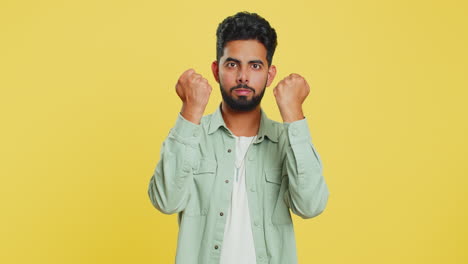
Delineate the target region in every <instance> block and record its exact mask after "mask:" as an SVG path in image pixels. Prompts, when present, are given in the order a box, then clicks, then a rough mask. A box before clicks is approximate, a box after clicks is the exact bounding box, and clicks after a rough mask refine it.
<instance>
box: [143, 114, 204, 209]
mask: <svg viewBox="0 0 468 264" xmlns="http://www.w3.org/2000/svg"><path fill="white" fill-rule="evenodd" d="M200 129H201V127H200V125H195V124H193V123H190V122H189V121H187V120H185V119H184V118H183V117H182V116H180V115H179V117H178V119H177V122H176V125H175V126H174V128H172V129H171V132H170V133H169V136H168V137H167V138H166V140H165V141H164V142H163V146H162V149H161V155H160V160H159V162H158V164H157V165H156V169H155V170H154V174H153V176H152V177H151V180H150V183H149V187H148V195H149V198H150V200H151V202H152V204H153V205H154V206H155V207H156V208H157V209H158V210H159V211H161V212H163V213H166V214H172V213H177V212H180V211H183V210H184V209H185V206H186V205H187V202H188V200H189V199H190V187H191V184H192V183H193V172H192V168H193V165H194V164H195V162H196V160H197V159H198V155H199V154H198V149H197V148H198V143H199V142H200V137H201V133H200Z"/></svg>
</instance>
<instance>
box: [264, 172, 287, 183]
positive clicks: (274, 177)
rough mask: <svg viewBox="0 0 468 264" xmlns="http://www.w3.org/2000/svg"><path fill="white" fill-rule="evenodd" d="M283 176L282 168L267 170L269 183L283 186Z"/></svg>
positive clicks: (266, 174) (266, 175) (266, 176)
mask: <svg viewBox="0 0 468 264" xmlns="http://www.w3.org/2000/svg"><path fill="white" fill-rule="evenodd" d="M282 176H283V175H282V173H281V168H270V169H265V178H266V180H267V181H268V182H273V183H277V184H281V180H282Z"/></svg>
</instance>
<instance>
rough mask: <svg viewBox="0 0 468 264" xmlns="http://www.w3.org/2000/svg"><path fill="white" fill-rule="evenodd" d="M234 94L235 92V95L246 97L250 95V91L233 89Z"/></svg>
mask: <svg viewBox="0 0 468 264" xmlns="http://www.w3.org/2000/svg"><path fill="white" fill-rule="evenodd" d="M234 92H235V93H236V94H237V95H248V94H250V93H251V92H252V91H251V90H249V89H242V88H239V89H235V90H234Z"/></svg>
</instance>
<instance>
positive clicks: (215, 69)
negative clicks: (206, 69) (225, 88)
mask: <svg viewBox="0 0 468 264" xmlns="http://www.w3.org/2000/svg"><path fill="white" fill-rule="evenodd" d="M211 71H212V72H213V76H214V78H215V80H216V82H218V83H219V65H218V62H217V61H213V63H211Z"/></svg>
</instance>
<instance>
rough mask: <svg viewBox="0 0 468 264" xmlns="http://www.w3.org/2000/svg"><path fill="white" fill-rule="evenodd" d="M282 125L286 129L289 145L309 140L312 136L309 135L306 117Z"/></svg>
mask: <svg viewBox="0 0 468 264" xmlns="http://www.w3.org/2000/svg"><path fill="white" fill-rule="evenodd" d="M283 125H284V128H285V129H286V130H287V131H288V138H289V142H290V143H291V145H294V144H299V143H304V142H309V141H311V139H312V137H311V136H310V130H309V126H308V124H307V119H306V118H304V119H301V120H297V121H294V122H291V123H283Z"/></svg>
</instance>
